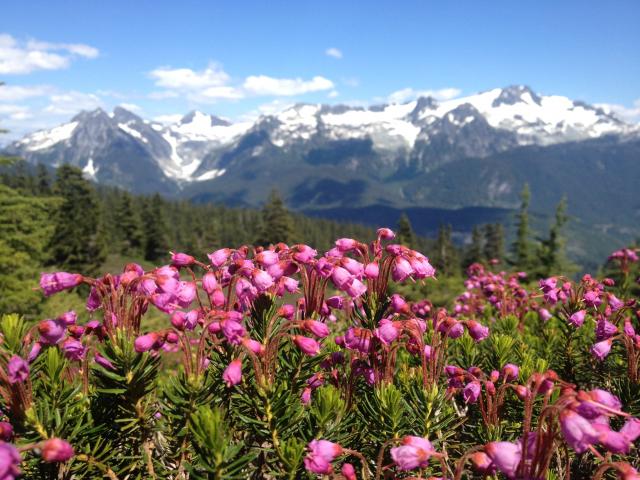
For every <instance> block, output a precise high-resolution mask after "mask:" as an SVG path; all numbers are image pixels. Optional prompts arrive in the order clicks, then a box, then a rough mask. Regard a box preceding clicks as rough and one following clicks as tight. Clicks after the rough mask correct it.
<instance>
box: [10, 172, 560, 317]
mask: <svg viewBox="0 0 640 480" xmlns="http://www.w3.org/2000/svg"><path fill="white" fill-rule="evenodd" d="M5 163H7V162H5ZM528 205H529V192H528V188H525V191H524V192H523V195H522V206H521V208H520V211H519V213H518V224H517V235H516V239H515V241H514V243H513V245H512V248H511V252H510V254H509V255H506V254H505V232H504V227H503V226H502V225H501V224H486V225H479V226H476V227H475V228H474V229H473V231H472V234H471V241H470V242H467V243H466V244H464V245H461V242H460V240H459V239H455V240H454V232H453V231H452V228H451V226H450V225H441V226H440V228H439V230H438V233H437V236H436V237H435V238H427V237H424V236H419V235H416V234H415V233H414V232H413V229H412V227H411V223H410V221H409V219H408V217H407V216H406V215H404V214H403V215H402V216H401V217H400V220H399V222H398V225H397V226H396V230H397V235H398V241H399V242H401V243H403V244H405V245H408V246H411V247H412V248H416V249H418V250H420V251H423V252H424V253H425V254H426V255H428V256H429V258H430V259H431V261H432V263H433V264H434V265H435V266H436V268H437V269H438V271H439V272H440V274H441V275H451V276H459V275H461V274H462V273H463V271H464V269H466V267H468V266H469V265H470V264H471V263H474V262H485V263H487V262H490V261H493V262H494V263H496V262H497V263H498V264H499V265H500V267H504V268H514V269H519V270H526V271H529V272H534V273H535V274H537V275H544V274H545V273H546V272H551V271H554V272H556V271H558V268H557V267H558V266H559V265H560V263H561V262H564V255H563V246H564V242H563V239H562V235H561V230H562V228H563V226H564V224H565V223H566V220H567V217H566V214H565V205H566V202H564V201H563V202H561V204H560V205H559V207H558V212H557V214H556V219H555V223H554V224H553V225H552V226H551V229H550V231H549V235H548V236H547V237H546V238H544V239H536V238H535V237H533V234H532V232H531V229H530V227H529V221H528ZM0 227H1V228H2V237H1V238H0V289H1V290H2V292H3V295H2V298H1V299H0V311H18V312H24V311H31V310H32V309H33V308H34V307H37V305H38V302H39V301H40V295H39V293H38V292H37V291H35V290H34V289H33V287H35V284H34V282H35V279H37V277H38V273H39V272H40V271H41V270H42V269H48V268H59V269H63V270H68V271H76V272H82V273H86V274H98V273H100V272H101V271H102V269H103V268H104V265H105V260H106V259H107V258H108V257H109V256H113V255H115V256H119V257H118V259H120V260H126V261H133V260H136V261H146V262H149V263H151V264H158V263H161V262H163V261H166V260H167V258H168V256H169V251H170V250H174V251H185V252H189V253H192V254H194V255H196V256H200V257H201V258H202V259H203V260H206V257H205V254H206V253H207V252H211V251H212V250H214V249H216V248H221V247H226V246H239V245H242V244H253V245H269V244H272V243H277V242H285V243H290V244H291V243H301V242H304V243H308V244H310V245H312V246H314V247H315V248H317V249H318V250H320V251H325V250H327V249H329V248H331V246H332V242H333V241H334V240H335V239H336V238H340V237H353V238H373V237H374V235H375V230H374V229H373V228H370V227H366V226H363V225H359V224H355V223H340V222H335V221H330V220H324V219H319V218H311V217H308V216H304V215H301V214H296V213H292V212H289V211H288V210H287V208H286V206H285V204H284V202H283V200H282V199H281V197H280V195H279V194H278V192H277V191H274V192H272V194H271V195H270V197H269V199H268V200H267V202H266V203H265V205H264V207H263V208H262V209H261V210H259V209H249V208H231V207H226V206H223V205H211V204H194V203H191V202H189V201H187V200H171V199H166V198H163V197H161V196H160V195H157V194H156V195H133V194H131V193H129V192H126V191H124V190H121V189H118V188H113V187H104V186H96V185H95V184H93V183H92V182H90V181H88V180H86V179H85V178H84V177H83V175H82V172H81V170H79V169H77V168H75V167H72V166H69V165H62V166H60V167H58V168H57V170H56V171H55V174H53V173H52V172H51V171H50V170H49V169H48V168H46V167H45V166H43V165H38V166H35V167H32V166H29V165H28V164H26V162H24V161H14V162H13V164H12V165H10V166H5V167H3V168H2V171H1V172H0ZM456 240H457V241H456Z"/></svg>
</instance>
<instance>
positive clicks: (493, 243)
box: [484, 223, 504, 262]
mask: <svg viewBox="0 0 640 480" xmlns="http://www.w3.org/2000/svg"><path fill="white" fill-rule="evenodd" d="M484 237H485V241H484V256H485V258H486V259H487V260H494V259H495V260H498V261H499V262H501V261H502V259H503V258H504V227H503V226H502V224H500V223H492V224H488V225H485V227H484Z"/></svg>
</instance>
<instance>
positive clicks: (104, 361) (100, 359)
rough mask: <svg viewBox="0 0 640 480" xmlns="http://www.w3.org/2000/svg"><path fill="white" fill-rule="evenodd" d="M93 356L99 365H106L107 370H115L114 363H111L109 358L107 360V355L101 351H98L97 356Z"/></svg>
mask: <svg viewBox="0 0 640 480" xmlns="http://www.w3.org/2000/svg"><path fill="white" fill-rule="evenodd" d="M93 358H94V360H95V361H96V363H97V364H98V365H100V366H101V367H104V368H106V369H107V370H115V367H114V366H113V363H111V362H110V361H109V360H107V359H106V358H105V357H103V356H102V355H100V354H99V353H96V355H95V357H93Z"/></svg>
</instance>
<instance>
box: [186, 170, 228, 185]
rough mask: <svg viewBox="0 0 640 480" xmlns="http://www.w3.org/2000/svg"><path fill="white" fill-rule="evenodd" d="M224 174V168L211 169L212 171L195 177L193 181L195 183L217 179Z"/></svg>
mask: <svg viewBox="0 0 640 480" xmlns="http://www.w3.org/2000/svg"><path fill="white" fill-rule="evenodd" d="M225 172H226V170H225V169H224V168H222V169H220V170H217V169H213V170H209V171H208V172H205V173H203V174H202V175H200V176H198V177H195V178H194V180H195V181H196V182H202V181H204V180H211V179H214V178H217V177H220V176H222V175H224V174H225Z"/></svg>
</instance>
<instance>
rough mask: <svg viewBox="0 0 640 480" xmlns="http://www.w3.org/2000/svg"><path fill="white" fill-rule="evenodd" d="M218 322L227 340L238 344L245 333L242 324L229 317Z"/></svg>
mask: <svg viewBox="0 0 640 480" xmlns="http://www.w3.org/2000/svg"><path fill="white" fill-rule="evenodd" d="M220 323H221V325H222V333H223V334H224V336H225V337H226V339H227V341H228V342H229V343H230V344H232V345H240V344H241V343H242V338H243V337H244V336H245V335H246V333H247V332H246V330H245V329H244V327H243V326H242V324H241V323H239V322H237V321H235V320H231V319H225V320H222V322H220Z"/></svg>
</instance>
